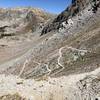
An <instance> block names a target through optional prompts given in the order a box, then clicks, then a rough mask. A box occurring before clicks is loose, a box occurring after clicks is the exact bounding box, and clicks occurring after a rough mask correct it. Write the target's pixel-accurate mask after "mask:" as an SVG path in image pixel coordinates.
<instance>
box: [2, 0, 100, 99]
mask: <svg viewBox="0 0 100 100" xmlns="http://www.w3.org/2000/svg"><path fill="white" fill-rule="evenodd" d="M17 9H18V10H17V13H19V12H20V13H22V12H23V13H25V14H20V13H19V14H18V16H17V18H16V15H17V13H15V12H14V14H11V16H13V17H10V16H8V15H9V13H7V12H6V13H5V14H6V15H5V14H4V15H5V16H3V17H4V19H3V18H2V17H0V18H1V19H2V20H4V21H2V20H1V22H0V23H1V25H3V26H1V31H3V33H5V30H7V29H8V28H9V30H10V31H11V32H13V31H12V27H9V26H8V25H9V24H10V26H12V25H13V24H12V23H14V22H19V23H20V22H21V23H20V24H19V23H18V27H17V28H20V29H21V33H22V30H23V29H24V31H23V34H24V35H20V32H19V31H17V33H16V34H17V35H16V37H15V36H12V35H7V36H9V38H7V37H5V36H6V35H5V34H3V35H1V36H3V38H1V39H0V100H8V99H10V100H12V99H13V98H14V99H15V100H99V99H100V0H72V4H71V5H70V6H69V7H68V8H67V9H66V10H65V11H63V12H62V13H61V14H60V15H58V16H57V17H56V18H55V19H54V20H53V18H54V16H53V18H50V17H49V18H50V19H51V20H48V19H49V18H46V19H45V18H44V17H43V18H44V20H46V21H43V20H41V19H42V18H41V17H42V15H41V14H40V11H39V10H38V11H39V12H38V11H37V10H36V11H35V10H34V11H35V12H37V13H36V14H37V15H35V14H34V13H35V12H34V11H33V10H31V11H30V10H29V11H27V10H26V9H24V8H23V9H21V8H17ZM30 9H32V8H30ZM11 11H12V10H11ZM13 11H14V9H13ZM18 11H19V12H18ZM33 12H34V13H33ZM3 13H4V11H3ZM1 15H3V14H2V9H1ZM37 16H38V17H37ZM43 16H44V15H43ZM13 18H14V20H15V21H13V22H12V19H13ZM35 18H36V19H37V20H34V19H35ZM38 18H39V19H38ZM8 19H9V21H8ZM19 19H20V20H21V21H19ZM52 20H53V21H52ZM6 21H7V22H6ZM34 21H36V22H35V23H34ZM42 21H43V22H42ZM5 22H6V24H5ZM2 23H3V24H2ZM23 23H24V24H23ZM43 23H44V24H43ZM34 24H35V25H36V24H37V25H36V26H38V25H39V24H41V25H40V26H38V27H37V28H36V30H35V31H33V32H32V31H31V32H30V31H29V30H30V27H31V26H32V27H33V26H35V25H34ZM19 25H20V26H19ZM23 25H26V26H24V27H22V26H23ZM43 27H44V28H43ZM42 28H43V30H42ZM13 29H14V30H16V28H13ZM32 29H33V28H32ZM26 30H28V31H26ZM41 30H42V33H41ZM7 32H8V31H7ZM11 32H10V33H11ZM27 32H28V35H26V33H27ZM1 33H2V32H1ZM13 33H15V32H13ZM46 33H47V34H46ZM30 34H31V35H30ZM44 34H45V35H44ZM40 35H41V36H40Z"/></svg>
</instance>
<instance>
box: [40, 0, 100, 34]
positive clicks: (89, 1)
mask: <svg viewBox="0 0 100 100" xmlns="http://www.w3.org/2000/svg"><path fill="white" fill-rule="evenodd" d="M87 6H91V8H90V9H88V10H92V11H93V12H94V13H96V11H97V10H98V8H99V7H100V1H99V0H72V4H71V5H70V6H69V7H67V9H65V10H64V11H63V12H62V13H61V14H60V15H58V17H57V18H55V19H54V20H53V22H51V23H49V24H48V25H47V26H46V27H44V29H43V30H42V32H41V35H43V34H46V33H48V32H50V31H55V30H59V29H60V28H62V27H63V25H62V22H64V21H65V22H66V24H68V19H70V18H72V17H74V16H75V15H77V14H78V15H79V16H81V13H82V11H83V10H84V9H85V8H86V7H87Z"/></svg>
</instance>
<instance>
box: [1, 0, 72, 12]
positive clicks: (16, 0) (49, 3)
mask: <svg viewBox="0 0 100 100" xmlns="http://www.w3.org/2000/svg"><path fill="white" fill-rule="evenodd" d="M70 3H71V0H0V8H1V7H4V8H8V7H27V6H28V7H29V6H31V7H35V8H42V9H44V10H46V11H48V12H50V13H56V14H58V13H60V12H61V11H63V10H64V9H65V8H67V6H68V5H69V4H70Z"/></svg>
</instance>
